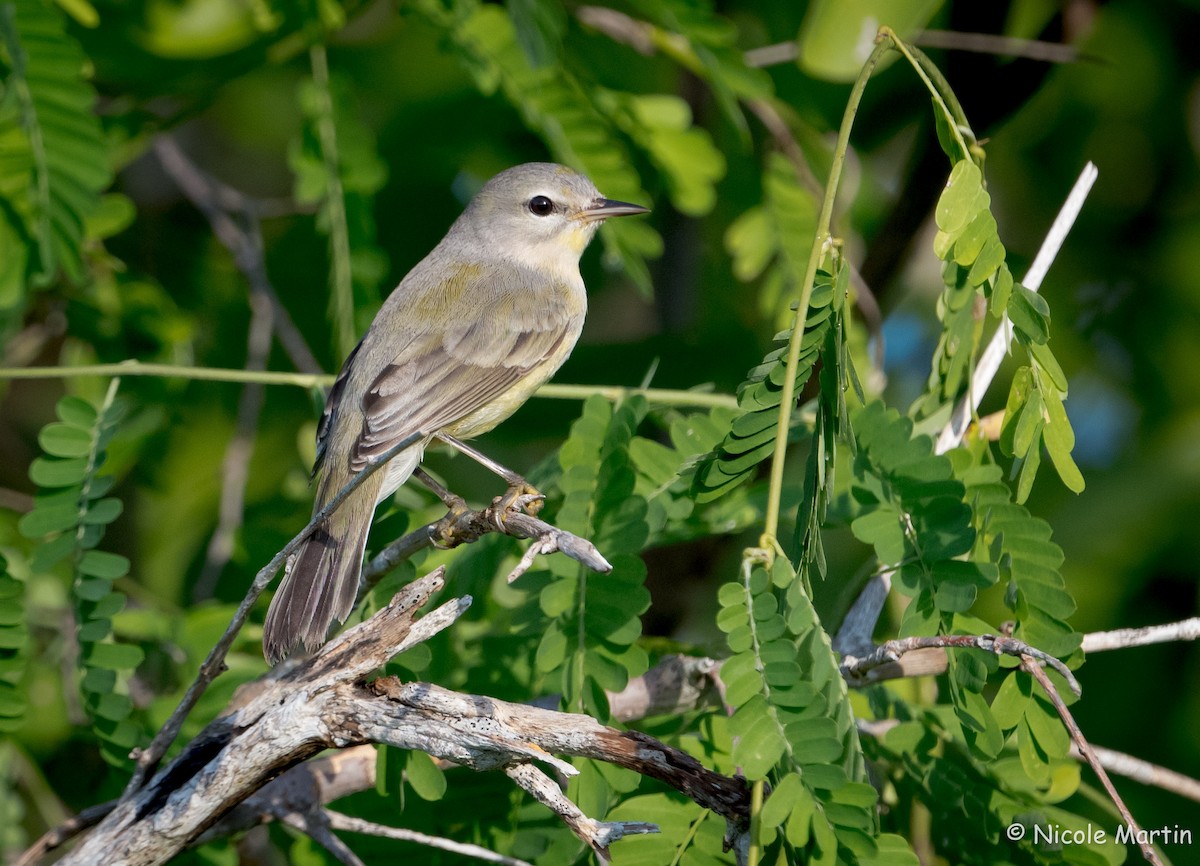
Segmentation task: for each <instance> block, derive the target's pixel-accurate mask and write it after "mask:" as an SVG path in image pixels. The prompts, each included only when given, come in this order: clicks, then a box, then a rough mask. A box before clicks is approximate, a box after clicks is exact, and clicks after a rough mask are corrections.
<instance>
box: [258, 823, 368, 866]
mask: <svg viewBox="0 0 1200 866" xmlns="http://www.w3.org/2000/svg"><path fill="white" fill-rule="evenodd" d="M278 817H279V820H280V821H282V822H283V823H284V824H287V825H288V826H289V827H291V828H293V829H295V830H299V831H300V832H301V833H303V834H304V835H305V836H308V837H309V838H310V839H312V840H313V841H314V842H316V843H317V844H318V845H320V846H321V847H322V848H324V849H325V850H326V851H328V852H329V853H330V854H332V855H333V856H334V858H335V859H336V860H337V861H338V862H339V863H341V864H343V866H367V864H365V863H364V862H363V861H362V860H361V859H360V858H359V856H358V855H357V854H355V853H354V852H353V851H351V850H350V847H349V846H348V845H347V844H346V843H345V842H343V841H342V840H341V839H339V838H338V837H337V836H336V835H334V833H333V831H332V830H331V829H330V827H329V822H328V820H327V819H326V816H325V813H324V812H318V813H316V814H313V813H310V812H288V813H286V814H284V815H280V816H278Z"/></svg>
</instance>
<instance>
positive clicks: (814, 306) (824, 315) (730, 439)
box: [693, 271, 846, 502]
mask: <svg viewBox="0 0 1200 866" xmlns="http://www.w3.org/2000/svg"><path fill="white" fill-rule="evenodd" d="M845 291H846V284H845V279H844V278H843V280H842V282H841V284H840V285H835V283H834V278H833V276H832V275H831V274H829V273H828V272H825V271H822V272H819V273H818V274H817V279H816V284H815V285H814V287H813V292H812V300H811V301H810V303H809V305H808V316H807V318H806V319H805V323H804V337H803V340H802V342H801V344H800V358H799V363H798V364H797V366H796V377H795V391H794V392H793V393H795V394H797V395H799V394H800V393H801V392H802V390H803V388H804V386H805V384H807V382H808V380H809V378H810V377H811V376H812V371H813V367H814V365H815V364H816V362H817V358H818V356H819V355H820V352H821V349H822V347H823V346H824V345H825V338H826V335H827V334H828V332H829V328H830V325H831V324H832V321H833V312H834V305H835V303H836V304H837V306H838V307H840V306H841V303H842V301H843V300H844V299H845ZM790 339H791V331H783V332H782V333H779V334H777V335H776V336H775V346H776V347H775V348H774V349H772V350H771V352H769V353H768V354H767V355H766V356H765V357H764V358H763V360H762V363H761V364H759V365H758V366H757V367H755V368H754V369H752V370H751V371H750V372H749V373H748V374H747V375H746V381H745V382H743V383H742V384H741V385H740V386H739V388H738V395H737V396H738V408H739V409H741V410H742V412H743V414H742V415H740V416H739V417H738V418H737V419H736V420H734V422H733V423H732V425H730V428H729V433H728V434H727V435H726V436H725V438H724V440H722V442H721V444H720V445H718V446H717V447H716V448H715V449H714V450H713V451H712V453H710V454H709V455H708V456H707V457H706V458H704V459H703V460H702V461H701V462H700V465H699V467H698V468H697V470H696V474H695V476H694V480H693V489H694V491H695V493H696V501H698V502H708V501H711V500H713V499H716V498H717V497H719V496H722V495H723V494H724V493H726V492H727V491H729V490H731V489H732V488H734V487H736V486H737V485H739V484H741V483H743V482H744V481H746V480H747V479H749V478H750V477H751V476H752V475H753V474H754V473H755V472H756V471H757V470H758V465H759V464H760V463H761V462H762V461H764V460H766V459H767V457H768V456H770V454H771V452H772V451H773V450H774V448H775V427H776V424H777V423H778V420H779V401H780V397H781V394H782V391H783V382H784V379H785V377H786V375H787V350H788V341H789V340H790Z"/></svg>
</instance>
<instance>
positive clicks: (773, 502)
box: [760, 28, 896, 550]
mask: <svg viewBox="0 0 1200 866" xmlns="http://www.w3.org/2000/svg"><path fill="white" fill-rule="evenodd" d="M895 45H896V39H895V37H893V36H892V35H891V34H890V31H888V30H887V29H886V28H885V29H884V30H881V31H880V33H879V36H878V37H876V43H875V50H873V51H872V52H871V56H870V57H868V58H867V62H866V63H864V64H863V68H862V71H861V72H859V73H858V79H857V80H856V81H855V82H854V87H853V88H852V89H851V91H850V99H849V101H848V102H847V103H846V112H845V114H844V115H843V116H842V126H841V129H839V130H838V138H837V145H836V147H835V148H834V151H833V162H832V163H831V164H830V166H829V180H828V182H827V183H826V184H825V198H824V200H823V201H822V202H821V214H820V217H819V218H818V220H817V232H816V235H815V236H814V237H813V245H812V250H811V251H810V252H809V255H808V267H807V268H806V270H805V272H804V282H803V284H802V285H803V289H802V290H801V292H800V302H799V304H798V306H797V307H796V320H795V322H794V323H793V325H792V336H791V339H790V340H789V341H788V353H787V372H786V373H785V374H784V377H783V390H782V392H781V393H780V397H779V421H778V423H777V424H776V425H775V453H774V454H773V455H772V456H771V481H770V487H769V488H768V492H767V513H766V522H765V525H764V526H763V536H762V540H761V541H760V547H762V548H764V549H767V550H776V549H778V547H779V544H778V541H777V540H776V536H777V535H778V532H779V506H780V501H781V500H782V498H783V468H784V460H785V456H786V453H787V443H788V430H789V429H790V428H791V423H792V409H793V408H794V407H793V406H792V404H793V403H794V402H795V389H796V367H797V366H798V365H799V362H800V344H801V343H802V342H803V340H804V325H805V322H806V320H807V318H808V305H809V302H810V301H811V300H812V293H813V283H814V281H815V280H816V277H817V266H818V265H819V264H820V263H821V259H822V257H823V255H824V252H825V248H826V246H827V245H828V243H829V242H830V240H831V236H830V232H829V227H830V225H831V224H832V222H833V204H834V201H835V199H836V198H837V189H838V182H839V181H840V180H841V176H842V166H843V165H844V164H845V162H846V152H847V151H848V150H849V147H850V129H851V127H853V126H854V118H855V116H856V115H857V114H858V106H859V103H860V102H861V101H862V95H863V90H864V89H865V88H866V86H867V80H868V79H869V78H870V77H871V73H872V72H874V71H875V67H876V65H878V63H879V61H880V59H881V58H882V57H883V55H884V54H885V53H886V52H888V51H889V50H891V48H893V47H894V46H895Z"/></svg>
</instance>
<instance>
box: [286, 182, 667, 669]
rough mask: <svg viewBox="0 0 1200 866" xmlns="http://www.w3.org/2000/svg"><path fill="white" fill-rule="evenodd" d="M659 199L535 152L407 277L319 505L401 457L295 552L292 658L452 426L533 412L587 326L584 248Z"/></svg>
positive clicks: (384, 323) (322, 436)
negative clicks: (379, 522)
mask: <svg viewBox="0 0 1200 866" xmlns="http://www.w3.org/2000/svg"><path fill="white" fill-rule="evenodd" d="M648 210H649V209H648V208H645V207H642V206H641V205H636V204H630V203H628V202H623V201H615V200H612V199H608V198H605V197H604V196H603V195H602V194H601V193H600V191H599V190H598V189H597V188H596V186H595V184H593V183H592V181H591V180H589V179H588V178H587V177H586V176H585V175H583V174H581V173H579V172H577V171H575V170H573V169H571V168H568V167H567V166H563V165H558V164H555V163H546V162H533V163H526V164H524V165H517V166H514V167H512V168H509V169H506V170H505V171H502V172H500V173H499V174H497V175H496V176H495V177H493V178H492V179H491V180H489V181H488V182H487V183H485V184H484V185H483V187H482V188H481V189H480V190H479V192H478V193H477V194H476V195H475V196H474V197H473V198H472V199H471V201H470V202H469V203H468V205H467V207H466V208H465V209H464V211H463V212H462V214H461V215H460V216H459V217H458V219H457V220H455V222H454V223H453V224H452V225H451V226H450V229H449V230H448V231H447V233H446V236H445V237H444V238H442V240H441V241H440V242H439V243H438V244H437V246H435V247H434V248H433V250H432V251H431V252H430V253H429V254H428V255H427V256H426V257H425V258H424V259H422V260H421V261H420V262H419V263H418V264H417V265H416V266H415V267H413V269H412V270H411V271H409V272H408V274H407V275H406V276H405V277H404V279H402V280H401V281H400V283H399V285H398V286H397V287H396V288H395V289H394V290H393V291H392V293H391V294H390V295H389V296H388V298H387V300H386V301H384V303H383V305H382V306H381V307H380V309H379V312H378V314H377V315H376V316H375V319H374V321H373V322H372V323H371V325H370V327H369V328H368V329H367V332H366V334H365V335H364V336H363V338H362V340H361V341H360V342H359V343H358V345H357V346H356V347H355V348H354V350H353V351H351V353H350V355H349V356H348V357H347V358H346V360H345V363H344V364H343V365H342V368H341V371H340V372H339V374H338V376H337V378H336V379H335V380H334V383H333V386H332V387H331V388H330V391H329V394H328V396H327V399H326V402H325V409H324V412H323V413H322V416H321V420H320V423H319V424H318V427H317V456H316V462H315V465H314V468H313V477H314V479H315V480H316V495H315V501H314V505H313V514H314V516H315V515H317V514H318V513H319V512H321V511H322V509H323V508H324V507H325V505H326V504H327V503H329V501H330V500H331V499H333V498H334V497H335V496H336V495H337V494H338V492H339V491H340V490H341V489H342V488H343V487H344V486H345V485H346V484H347V483H348V482H349V481H350V480H351V479H352V478H353V477H354V476H355V475H356V473H358V472H361V471H362V470H363V469H364V468H366V467H367V466H368V465H369V464H370V463H372V462H373V461H375V460H377V459H379V458H380V457H381V455H384V454H385V453H386V452H388V451H389V450H391V449H392V448H394V447H395V446H398V445H400V444H401V443H402V442H403V441H404V440H405V439H407V438H411V437H413V436H416V435H419V436H420V438H419V440H418V441H416V442H415V444H413V445H412V446H411V447H408V448H406V449H403V450H401V451H400V452H399V453H398V454H396V455H395V456H393V457H392V458H391V460H390V461H389V463H388V465H387V466H384V467H381V468H380V469H379V470H378V471H376V472H375V473H374V474H373V475H371V476H370V477H369V478H367V479H365V481H364V482H363V483H362V484H361V485H360V486H358V487H357V488H356V489H355V490H354V491H353V492H352V493H351V494H350V495H349V496H348V497H347V498H346V499H344V500H343V501H342V502H341V504H340V505H339V506H338V507H337V508H336V509H335V510H333V511H332V513H330V514H329V515H328V516H326V517H325V518H324V519H323V520H322V521H321V522H320V523H319V524H318V525H317V526H316V527H315V528H314V529H313V531H312V532H311V533H310V534H309V535H308V536H307V537H306V538H305V539H304V540H303V541H302V542H301V544H300V545H299V547H297V549H296V551H295V552H294V553H293V554H292V555H291V556H290V557H289V558H288V561H287V564H286V566H285V569H284V577H283V580H282V582H281V584H280V587H279V590H278V591H277V592H276V593H275V596H274V598H273V599H272V600H271V605H270V608H269V609H268V611H267V617H266V620H265V622H264V624H263V653H264V655H265V656H266V658H267V660H268V661H269V662H271V663H272V664H276V663H278V662H280V661H281V660H283V659H284V658H286V657H287V656H289V655H291V654H293V653H294V652H295V651H296V650H297V649H298V648H303V650H304V651H305V652H312V651H314V650H315V649H317V648H318V647H320V646H321V645H322V644H323V643H324V642H325V640H326V636H327V634H328V632H329V628H330V626H331V625H332V623H333V621H334V620H337V621H338V622H339V623H341V622H345V620H346V618H347V617H348V616H349V615H350V611H351V610H352V609H353V607H354V602H355V600H356V598H357V595H358V588H359V579H360V574H361V570H362V559H363V554H364V551H365V548H366V543H367V533H368V531H369V529H370V526H371V521H372V518H373V516H374V513H375V508H376V507H377V506H378V505H379V503H380V502H382V501H384V500H385V499H387V498H388V497H389V496H391V495H392V494H393V493H394V492H395V491H396V490H397V489H398V488H399V487H400V485H402V484H403V483H404V482H405V481H407V480H408V478H409V477H410V476H411V475H412V474H413V472H414V471H415V470H416V469H417V467H418V465H419V464H420V462H421V460H422V459H423V456H424V452H425V448H426V446H427V445H428V444H429V443H430V442H431V440H432V439H433V438H435V437H436V436H439V435H440V436H443V437H454V439H469V438H471V437H473V436H478V435H480V434H482V433H486V432H487V431H488V430H491V429H492V428H493V427H495V426H496V425H497V424H499V423H500V422H501V421H503V420H504V419H505V418H507V417H508V416H509V415H511V414H512V413H513V412H515V411H516V410H517V408H518V407H520V406H521V404H523V403H524V402H525V401H526V400H527V399H529V397H530V396H531V395H532V394H533V392H534V391H536V390H537V388H538V387H539V386H541V385H542V384H543V383H544V382H546V381H547V380H548V379H549V378H550V377H551V376H552V375H553V374H554V373H555V371H557V370H558V368H559V367H560V366H561V365H562V363H563V362H564V361H565V360H566V358H567V356H568V355H569V354H570V352H571V350H572V349H573V348H574V346H575V342H576V341H577V340H578V338H579V334H580V331H581V330H582V329H583V322H584V316H585V314H586V312H587V294H586V292H585V290H584V285H583V278H582V277H581V276H580V273H579V260H580V257H581V256H582V255H583V251H584V249H585V248H586V247H587V245H588V243H589V242H590V241H591V239H592V238H593V236H594V235H595V234H596V230H597V228H598V227H599V226H600V225H601V223H603V222H604V221H605V220H606V219H609V218H611V217H621V216H630V215H633V214H642V213H647V212H648Z"/></svg>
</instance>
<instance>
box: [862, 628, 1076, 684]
mask: <svg viewBox="0 0 1200 866" xmlns="http://www.w3.org/2000/svg"><path fill="white" fill-rule="evenodd" d="M947 649H978V650H983V651H984V652H990V653H994V654H995V655H1011V656H1016V657H1018V658H1022V659H1031V660H1033V663H1034V664H1041V665H1048V666H1050V667H1052V668H1054V670H1055V671H1056V672H1057V673H1058V674H1059V675H1060V676H1062V678H1063V679H1065V680H1066V681H1067V684H1068V685H1069V686H1070V687H1071V691H1073V692H1075V694H1076V695H1077V696H1078V695H1080V694H1082V693H1083V690H1082V688H1081V687H1080V685H1079V681H1078V680H1077V679H1075V675H1074V674H1073V673H1071V671H1070V670H1069V669H1068V668H1067V666H1066V665H1064V664H1063V663H1062V662H1061V661H1059V660H1058V659H1056V658H1055V657H1054V656H1052V655H1050V654H1049V653H1044V652H1042V651H1041V650H1039V649H1037V648H1036V647H1032V646H1030V645H1029V644H1027V643H1025V642H1024V641H1021V640H1017V639H1016V638H1012V637H1007V636H1005V635H994V634H982V635H963V634H943V635H933V636H929V637H906V638H897V639H896V640H890V641H887V642H886V643H883V644H881V645H880V646H878V647H875V649H874V650H872V651H871V652H870V653H869V654H868V655H866V656H864V657H863V658H855V657H854V656H843V657H842V664H841V670H842V676H843V677H845V679H846V681H847V682H848V683H849V684H850V685H852V686H865V685H869V684H871V683H874V682H878V681H880V680H884V679H894V678H895V675H894V672H892V671H891V670H887V671H883V672H882V673H881V672H880V671H881V669H883V668H885V667H887V666H890V665H897V664H899V663H900V661H901V659H902V658H903V657H904V656H905V655H907V654H909V653H912V654H913V655H917V654H928V653H930V652H931V651H933V652H937V653H942V652H943V651H945V650H947ZM926 659H928V661H927V660H926ZM945 667H946V662H945V657H944V655H943V656H940V657H937V658H930V657H928V656H925V657H923V658H922V661H921V662H919V663H918V664H917V665H915V666H913V667H910V668H909V669H908V670H906V671H905V672H904V674H903V675H904V676H918V675H920V674H926V673H940V672H941V670H944V669H945Z"/></svg>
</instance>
